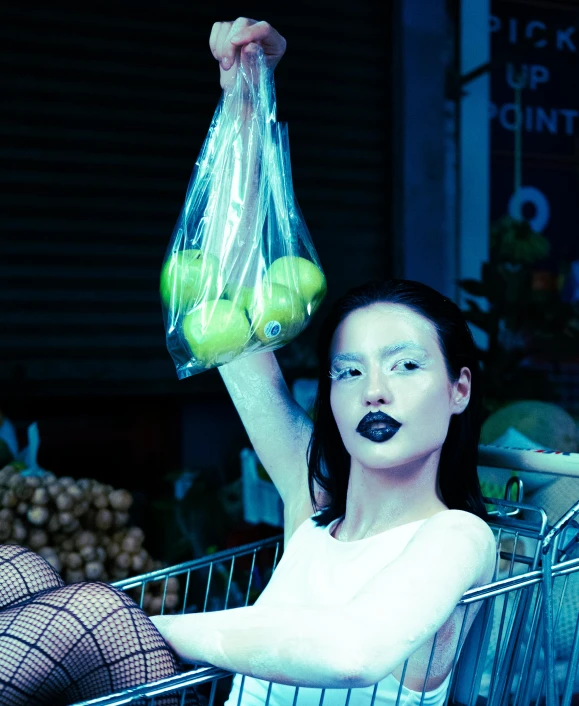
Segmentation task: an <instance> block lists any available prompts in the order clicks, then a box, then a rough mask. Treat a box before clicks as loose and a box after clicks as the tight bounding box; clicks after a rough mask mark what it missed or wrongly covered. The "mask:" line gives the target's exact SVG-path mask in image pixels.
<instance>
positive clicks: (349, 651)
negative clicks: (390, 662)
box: [332, 641, 386, 689]
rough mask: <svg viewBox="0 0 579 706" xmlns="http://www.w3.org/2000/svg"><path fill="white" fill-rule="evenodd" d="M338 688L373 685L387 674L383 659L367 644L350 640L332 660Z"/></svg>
mask: <svg viewBox="0 0 579 706" xmlns="http://www.w3.org/2000/svg"><path fill="white" fill-rule="evenodd" d="M332 661H333V664H332V668H333V672H334V675H335V682H336V688H340V689H356V688H360V687H362V688H363V687H367V686H373V685H374V684H376V683H377V682H379V681H380V680H381V679H383V678H384V677H385V676H386V672H385V668H384V664H383V661H382V660H380V659H379V655H377V654H376V652H375V651H373V650H371V648H370V647H369V646H368V645H367V644H358V645H356V644H353V642H350V641H348V642H347V645H346V649H344V650H337V651H336V653H335V655H334V659H333V660H332Z"/></svg>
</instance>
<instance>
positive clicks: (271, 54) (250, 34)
mask: <svg viewBox="0 0 579 706" xmlns="http://www.w3.org/2000/svg"><path fill="white" fill-rule="evenodd" d="M209 46H210V47H211V53H212V54H213V56H214V57H215V58H216V59H217V61H218V62H219V73H220V81H221V88H223V89H225V88H230V87H231V86H232V85H233V82H234V81H235V74H236V70H237V68H236V67H237V62H236V58H237V57H238V56H239V57H240V59H241V60H242V61H243V60H244V59H245V58H250V57H251V54H254V53H255V52H256V51H257V48H258V47H261V48H262V49H263V52H264V55H265V60H266V64H267V66H268V67H269V68H270V69H271V70H272V71H273V69H275V67H276V66H277V64H278V63H279V60H280V59H281V58H282V56H283V55H284V53H285V49H286V40H285V39H284V38H283V37H282V36H281V34H280V33H279V32H278V31H277V30H275V29H274V28H273V27H272V26H271V25H270V24H268V23H267V22H258V21H257V20H251V19H248V18H247V17H238V18H237V19H236V20H235V21H234V22H215V24H214V25H213V27H212V29H211V35H210V37H209Z"/></svg>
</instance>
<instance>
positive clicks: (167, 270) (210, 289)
mask: <svg viewBox="0 0 579 706" xmlns="http://www.w3.org/2000/svg"><path fill="white" fill-rule="evenodd" d="M218 273H219V259H218V258H217V257H216V256H215V255H211V254H210V253H204V252H203V251H202V250H197V249H189V250H181V251H179V252H176V253H172V255H171V256H170V257H168V258H167V260H166V261H165V263H164V265H163V268H162V270H161V282H160V286H159V291H160V293H161V299H162V301H163V303H164V304H165V306H166V307H167V308H171V309H175V308H176V306H181V305H182V306H185V307H188V306H190V305H191V304H193V303H195V302H198V301H200V300H201V299H204V300H209V299H216V298H217V296H218V294H219V292H218V289H217V275H218Z"/></svg>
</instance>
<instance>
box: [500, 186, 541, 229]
mask: <svg viewBox="0 0 579 706" xmlns="http://www.w3.org/2000/svg"><path fill="white" fill-rule="evenodd" d="M526 204H532V205H533V206H534V208H535V215H534V216H533V217H532V218H531V219H526V220H528V221H529V223H530V225H531V228H532V229H533V230H534V231H535V232H537V233H542V232H543V231H544V230H545V228H546V227H547V225H548V224H549V219H550V218H551V206H550V205H549V201H548V200H547V197H546V196H545V194H544V193H543V192H542V191H539V189H537V188H536V187H534V186H521V188H520V189H517V191H516V192H515V193H514V194H513V195H512V196H511V198H510V200H509V209H508V210H509V215H510V216H511V217H512V218H516V219H517V220H519V221H522V220H523V219H524V216H523V207H524V206H525V205H526Z"/></svg>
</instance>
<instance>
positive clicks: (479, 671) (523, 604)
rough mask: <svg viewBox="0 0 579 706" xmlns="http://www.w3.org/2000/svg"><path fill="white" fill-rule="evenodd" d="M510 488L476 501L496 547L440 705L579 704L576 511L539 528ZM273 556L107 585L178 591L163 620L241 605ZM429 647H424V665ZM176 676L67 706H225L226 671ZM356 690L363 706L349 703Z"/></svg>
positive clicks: (514, 460)
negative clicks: (164, 701) (489, 578)
mask: <svg viewBox="0 0 579 706" xmlns="http://www.w3.org/2000/svg"><path fill="white" fill-rule="evenodd" d="M480 452H481V453H480V458H481V462H482V463H484V465H486V466H493V467H496V468H508V469H512V470H522V471H529V472H537V473H553V474H554V475H569V476H575V477H579V454H548V455H546V454H544V453H543V454H542V453H539V452H533V451H527V450H517V449H499V448H494V447H481V449H480ZM522 483H523V482H522V481H521V480H520V478H519V479H513V480H511V481H509V483H508V484H507V487H506V489H505V497H504V498H485V500H486V502H487V504H488V505H489V507H492V515H491V519H490V523H489V524H490V526H491V527H492V529H493V532H494V534H495V538H496V542H497V569H496V574H495V577H494V580H493V582H492V583H490V584H488V585H486V586H483V587H480V588H477V589H473V590H470V591H467V592H466V593H465V594H464V596H463V598H462V600H461V601H460V604H461V605H464V606H465V613H464V617H463V622H462V626H463V629H464V626H465V625H466V624H467V621H468V618H469V612H470V611H471V610H474V609H475V608H479V610H478V613H477V616H476V618H475V620H474V622H473V624H472V627H471V629H470V631H469V633H468V635H467V637H466V639H464V640H463V638H462V634H461V635H460V636H459V640H458V644H459V649H457V654H456V655H455V661H454V665H453V669H452V672H451V681H450V688H449V690H448V694H447V697H446V703H447V704H448V705H449V706H483V705H484V706H531V705H532V706H543V705H544V706H570V704H571V703H572V699H574V701H573V703H574V704H576V703H579V674H578V663H579V609H577V608H576V607H575V606H576V605H579V603H578V602H577V600H576V599H578V598H579V498H575V499H573V498H570V500H571V501H573V500H575V501H576V502H573V503H572V505H571V507H570V508H569V510H568V512H566V513H565V514H564V515H563V516H562V517H561V518H560V519H559V520H558V521H557V522H555V523H553V524H552V525H551V526H549V524H548V519H547V515H546V513H545V512H544V511H543V510H542V509H541V508H538V507H535V506H533V505H529V504H526V503H524V502H523V501H522V500H523V495H522V490H523V486H522ZM513 492H514V493H515V495H516V497H515V498H514V499H513ZM282 552H283V535H278V536H275V537H271V538H268V539H266V540H264V541H260V542H254V543H252V544H247V545H244V546H242V547H237V548H235V549H231V550H226V551H221V552H218V553H215V554H211V555H208V556H206V557H203V558H199V559H196V560H192V561H188V562H185V563H182V564H179V565H177V566H172V567H170V568H168V569H162V570H158V571H154V572H151V573H148V574H145V575H142V576H138V577H135V578H131V579H126V580H123V581H118V582H116V583H115V584H114V585H115V586H117V587H118V588H120V589H122V590H124V591H127V592H128V593H129V594H130V595H132V596H133V598H134V599H135V600H136V601H137V602H138V603H140V604H141V605H143V602H144V599H145V596H146V594H147V592H148V591H154V592H155V593H156V594H161V595H162V596H163V600H164V598H165V596H166V595H167V587H168V585H169V583H170V582H173V583H175V582H178V584H179V587H180V590H181V599H180V605H179V606H177V607H176V608H174V609H173V610H172V611H171V612H173V613H190V612H196V611H205V610H224V609H228V608H236V607H241V606H248V605H252V604H253V603H254V601H255V599H256V598H257V597H258V596H259V594H260V593H261V591H262V590H263V588H264V586H265V585H266V584H267V582H268V580H269V578H270V577H271V575H272V573H273V571H274V570H275V567H276V565H277V563H278V561H279V559H280V558H281V555H282ZM569 605H571V606H572V612H573V616H572V619H573V621H574V622H573V625H574V632H573V634H572V638H571V639H567V641H566V642H565V643H564V644H563V643H562V642H561V640H560V639H559V633H560V627H561V622H562V616H563V613H564V611H565V610H567V608H568V606H569ZM162 612H163V610H162ZM568 612H569V611H568V610H567V613H568ZM566 620H567V621H568V620H569V615H566ZM435 646H436V638H435V640H434V642H433V646H432V652H431V657H430V663H432V658H433V655H434V650H435ZM405 669H406V667H405V668H404V670H403V672H402V678H401V684H403V683H404V674H405ZM428 669H430V664H429V666H428ZM183 670H184V671H183V672H182V673H180V674H177V675H175V676H173V677H169V678H166V679H162V680H160V681H157V682H155V683H150V684H144V685H142V686H139V687H134V688H130V689H126V690H124V691H123V692H120V693H117V694H111V695H108V696H104V697H101V698H98V699H91V700H90V701H84V702H79V703H78V704H76V705H75V706H88V705H89V704H90V705H91V706H120V704H139V705H141V704H142V705H143V706H144V705H145V704H147V706H149V705H150V706H154V705H155V704H158V703H159V700H160V699H161V697H165V696H167V695H169V694H172V695H174V697H175V703H178V704H181V705H182V706H185V704H189V703H199V702H200V703H201V704H203V705H207V706H221V705H222V704H223V703H224V701H225V700H226V699H227V697H228V694H229V691H230V688H231V684H232V680H233V677H234V675H233V674H231V673H230V672H228V671H226V670H223V669H219V668H216V667H208V666H201V667H200V666H197V665H183ZM243 681H244V680H243V678H242V679H241V685H240V689H241V693H240V699H239V703H240V704H242V703H243V699H242V696H243ZM425 684H426V681H425ZM277 687H278V685H275V684H270V685H269V688H268V691H267V696H266V698H265V700H264V706H268V704H269V702H270V701H271V702H272V703H274V701H275V699H274V694H275V690H276V688H277ZM284 688H286V689H287V688H288V687H284ZM292 689H294V693H295V695H294V698H293V699H292V700H291V701H290V702H289V703H288V706H300V701H299V692H300V690H299V688H294V687H292ZM362 692H363V695H364V697H365V700H363V699H362V698H360V694H361V693H362ZM401 694H402V686H401V688H400V691H399V693H398V700H397V701H396V706H398V704H400V706H404V700H401V699H400V697H401ZM343 695H344V699H343V701H342V702H341V703H343V704H344V706H358V704H360V706H361V705H362V703H364V704H368V706H378V703H377V701H376V695H377V686H376V687H374V688H373V689H372V688H370V689H364V690H361V689H350V690H346V689H344V690H343ZM423 697H424V692H423ZM324 698H325V692H324V690H321V695H320V706H324V705H325V706H327V704H328V700H326V701H324ZM421 704H422V701H421ZM382 706H394V703H393V704H392V705H391V704H388V705H386V704H382Z"/></svg>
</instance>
